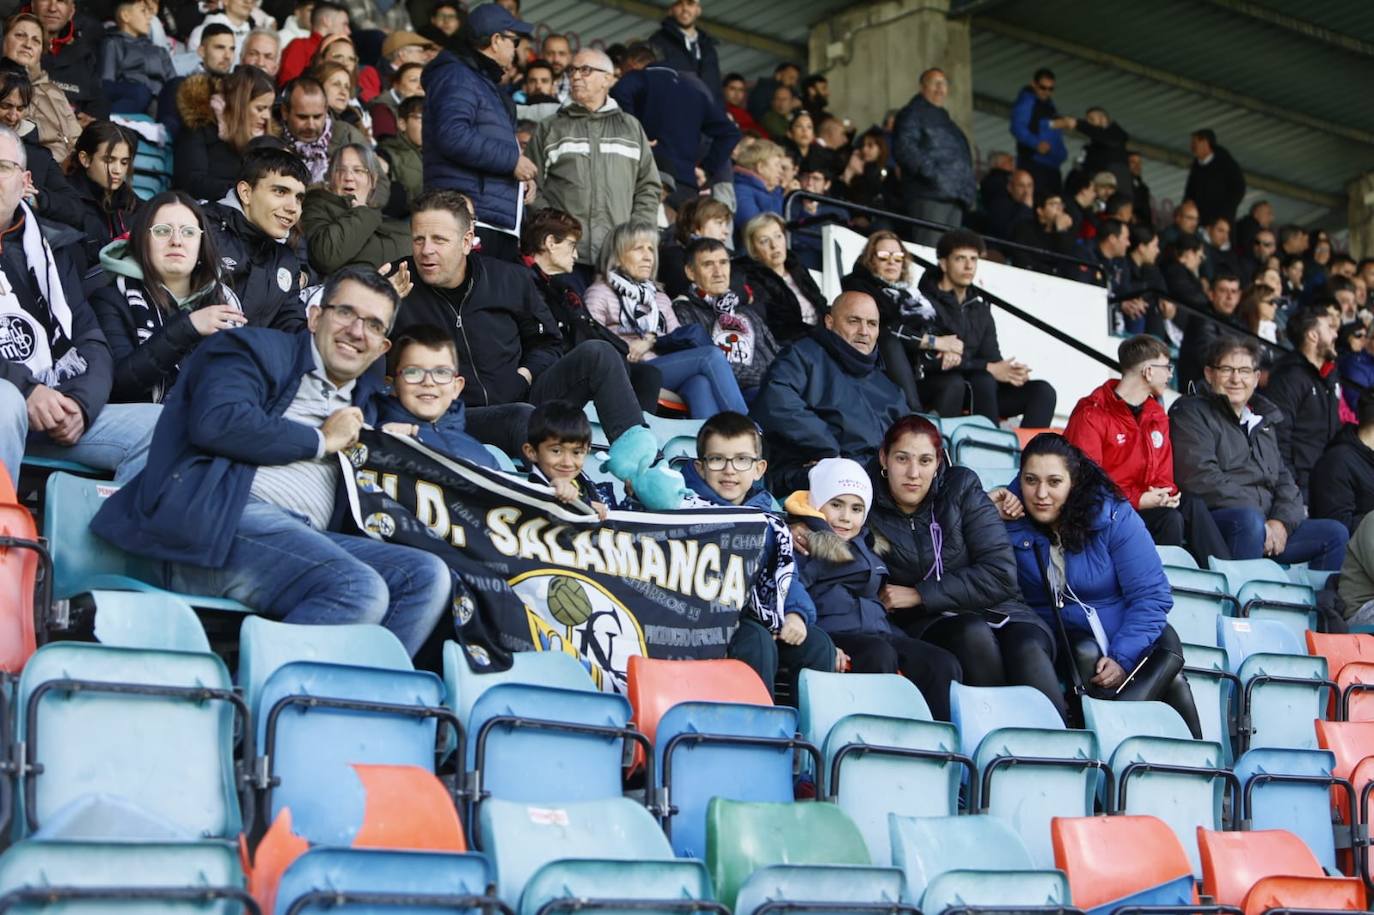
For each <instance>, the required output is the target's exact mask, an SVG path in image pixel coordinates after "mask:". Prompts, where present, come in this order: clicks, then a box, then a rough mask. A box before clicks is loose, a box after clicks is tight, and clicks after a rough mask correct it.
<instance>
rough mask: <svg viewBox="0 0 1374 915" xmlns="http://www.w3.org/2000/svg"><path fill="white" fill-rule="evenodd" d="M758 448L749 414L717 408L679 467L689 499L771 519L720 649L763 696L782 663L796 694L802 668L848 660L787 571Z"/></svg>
mask: <svg viewBox="0 0 1374 915" xmlns="http://www.w3.org/2000/svg"><path fill="white" fill-rule="evenodd" d="M762 446H763V440H762V436H760V434H759V429H758V426H756V425H755V424H754V421H753V420H751V419H750V418H749V417H747V416H745V415H744V414H742V413H734V412H729V411H727V412H724V413H717V414H716V415H715V416H713V417H711V418H710V419H708V420H707V421H706V422H705V423H704V424H702V427H701V430H700V431H699V432H698V433H697V458H696V460H694V461H692V462H691V463H690V464H688V465H687V466H685V467H684V468H683V469H682V476H683V480H684V481H685V482H686V483H687V485H688V487H690V488H691V490H692V491H693V492H694V493H695V494H696V496H697V499H696V501H695V504H696V505H735V506H747V507H749V508H757V509H760V510H761V511H764V512H768V513H769V515H768V517H769V518H770V519H773V520H774V523H773V527H774V531H773V537H772V539H771V544H770V548H769V549H768V551H767V554H766V555H765V556H764V558H763V561H762V562H760V563H759V572H758V575H757V577H756V578H755V581H754V589H753V593H752V595H751V601H750V604H751V609H752V613H749V614H741V615H740V618H739V628H738V629H736V630H735V634H734V636H733V637H732V638H731V639H730V644H729V645H728V646H727V647H726V653H727V654H728V655H729V656H730V657H732V658H736V659H738V660H740V661H743V662H744V663H746V664H748V665H749V666H750V667H752V668H754V670H755V671H757V672H758V675H759V677H760V679H762V680H763V683H764V685H765V686H767V687H768V692H769V694H772V692H773V683H774V681H775V680H776V679H777V673H778V663H779V662H781V663H782V664H783V665H784V666H786V667H787V669H788V670H789V671H790V673H791V683H792V695H793V697H795V696H796V695H797V677H798V676H799V675H800V673H801V671H802V670H805V669H810V670H824V671H833V670H843V669H844V668H845V666H846V665H847V663H848V658H846V657H845V656H844V652H842V651H837V650H836V649H835V646H834V644H833V643H831V641H830V638H829V636H827V635H826V634H825V632H824V631H823V630H822V629H821V628H820V627H819V626H817V625H816V607H815V605H814V604H812V603H811V598H810V596H808V595H807V593H806V589H805V588H804V587H802V585H801V584H800V582H798V580H797V578H796V576H795V575H794V573H793V568H794V563H793V558H792V535H791V532H789V531H788V529H787V527H786V525H784V524H782V523H781V522H780V521H776V519H775V518H774V515H773V512H775V511H776V510H777V505H776V503H775V502H774V501H773V497H772V496H771V495H769V494H768V491H767V490H766V489H764V488H763V482H762V481H763V474H764V471H765V470H767V469H768V462H767V461H765V460H763V459H762V458H761V457H759V455H760V453H761V452H762V450H763V448H762ZM689 504H691V503H689ZM779 604H780V605H781V607H780V609H781V612H778V611H779ZM770 620H771V622H769V621H770Z"/></svg>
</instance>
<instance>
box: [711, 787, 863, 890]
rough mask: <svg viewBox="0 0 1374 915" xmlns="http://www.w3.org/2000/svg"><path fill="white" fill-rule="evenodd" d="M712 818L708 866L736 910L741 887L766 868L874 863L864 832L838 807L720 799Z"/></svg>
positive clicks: (817, 803)
mask: <svg viewBox="0 0 1374 915" xmlns="http://www.w3.org/2000/svg"><path fill="white" fill-rule="evenodd" d="M706 820H707V825H706V866H707V867H708V868H709V869H710V871H711V879H712V881H713V882H714V883H715V887H716V894H717V898H718V899H719V900H720V901H721V902H723V903H725V904H726V905H727V906H731V907H733V906H734V904H735V897H736V896H737V895H738V893H739V891H740V888H741V887H743V886H744V885H745V884H746V882H747V881H748V879H749V877H750V875H751V874H753V873H754V872H755V871H756V870H758V869H759V868H761V867H771V866H775V865H792V866H793V867H798V868H800V866H804V865H812V864H820V865H833V864H851V865H864V866H867V865H869V864H871V863H872V862H871V860H870V859H869V856H868V846H867V844H866V843H865V842H864V838H863V836H862V835H861V834H860V833H859V828H858V827H857V826H855V825H854V823H853V821H852V820H850V819H849V817H847V816H846V815H845V813H844V811H843V810H841V809H840V808H838V807H836V806H835V805H833V804H827V803H824V802H821V801H817V802H812V803H796V804H792V803H786V804H747V803H740V802H738V801H730V800H726V799H725V798H716V799H715V800H713V801H711V804H710V808H709V810H708V811H707V814H706ZM821 901H826V902H829V901H833V900H821Z"/></svg>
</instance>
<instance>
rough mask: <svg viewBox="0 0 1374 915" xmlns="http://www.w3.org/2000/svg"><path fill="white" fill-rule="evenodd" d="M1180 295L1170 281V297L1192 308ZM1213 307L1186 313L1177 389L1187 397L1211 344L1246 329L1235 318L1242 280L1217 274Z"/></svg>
mask: <svg viewBox="0 0 1374 915" xmlns="http://www.w3.org/2000/svg"><path fill="white" fill-rule="evenodd" d="M1192 256H1200V252H1197V251H1194V252H1193V254H1192ZM1171 266H1172V265H1171ZM1166 278H1167V277H1166ZM1199 288H1200V287H1199ZM1178 293H1179V290H1177V289H1176V288H1175V284H1174V282H1173V281H1172V280H1171V281H1170V282H1169V295H1170V297H1172V298H1175V299H1177V300H1178V301H1180V302H1183V303H1184V304H1185V305H1192V304H1193V302H1192V301H1189V299H1188V298H1186V297H1181V296H1180V295H1179V294H1178ZM1210 305H1211V307H1210V308H1209V309H1207V313H1206V314H1194V313H1192V312H1184V314H1185V315H1187V316H1188V320H1187V324H1186V325H1185V330H1184V331H1183V344H1182V345H1181V346H1180V347H1179V352H1178V386H1179V390H1181V391H1183V392H1184V393H1185V394H1186V393H1188V389H1189V386H1190V385H1192V384H1194V383H1196V382H1198V381H1200V380H1201V379H1202V373H1203V369H1204V368H1206V361H1205V360H1206V358H1207V352H1208V350H1209V349H1210V348H1211V346H1212V343H1213V342H1215V341H1216V339H1217V338H1218V337H1220V336H1221V335H1223V334H1224V333H1226V332H1227V331H1228V330H1234V331H1237V332H1239V331H1241V330H1242V329H1243V325H1242V324H1241V321H1240V317H1239V316H1238V315H1237V314H1236V309H1237V308H1238V307H1239V306H1240V280H1239V279H1237V278H1236V276H1235V275H1234V274H1218V275H1217V277H1216V278H1215V279H1213V280H1212V293H1211V302H1210Z"/></svg>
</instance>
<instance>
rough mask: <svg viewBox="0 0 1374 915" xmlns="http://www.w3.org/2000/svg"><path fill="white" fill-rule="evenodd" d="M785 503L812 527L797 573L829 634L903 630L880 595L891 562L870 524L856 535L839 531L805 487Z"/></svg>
mask: <svg viewBox="0 0 1374 915" xmlns="http://www.w3.org/2000/svg"><path fill="white" fill-rule="evenodd" d="M783 507H784V508H785V509H786V510H787V513H788V515H789V516H790V517H791V520H800V521H802V522H803V523H805V524H806V526H807V528H808V531H807V540H806V542H807V554H806V555H801V554H798V556H797V577H798V579H799V580H800V581H801V583H802V585H803V586H804V587H805V588H806V593H807V594H808V595H810V597H811V601H812V603H814V604H815V605H816V624H817V625H819V626H820V627H821V628H822V629H824V630H825V631H826V632H827V633H829V634H830V635H901V631H900V630H899V629H898V628H897V627H896V626H894V625H893V624H892V622H891V621H890V620H889V618H888V615H887V608H886V607H884V606H883V602H882V601H881V600H880V599H879V598H878V593H879V591H881V590H882V587H883V582H885V581H886V580H887V566H886V565H885V564H884V563H883V560H882V557H880V556H879V555H878V554H877V553H875V552H874V551H873V547H872V546H871V545H870V544H869V543H868V542H867V541H868V531H867V529H865V530H862V531H860V532H859V534H858V536H856V537H855V538H854V539H852V540H845V539H844V538H842V537H840V535H839V534H836V533H835V532H834V531H832V530H831V529H830V527H829V526H828V525H827V524H826V522H825V519H824V518H820V517H818V516H817V512H816V510H815V509H814V508H812V507H811V504H810V500H809V496H808V494H807V492H806V491H805V490H802V491H799V492H794V493H792V495H790V496H788V497H787V501H786V502H785V503H784V504H783Z"/></svg>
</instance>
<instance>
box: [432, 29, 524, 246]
mask: <svg viewBox="0 0 1374 915" xmlns="http://www.w3.org/2000/svg"><path fill="white" fill-rule="evenodd" d="M495 68H496V65H495V64H494V63H493V62H491V61H489V60H488V59H487V58H485V57H482V56H481V55H475V56H474V57H467V56H459V55H456V54H454V53H453V52H451V51H440V52H439V56H438V57H436V58H434V60H433V61H432V62H430V64H429V65H428V66H427V67H425V71H424V73H423V74H421V76H420V84H421V85H422V86H424V88H425V121H424V136H423V138H422V139H423V140H424V142H423V143H422V144H421V149H422V151H423V154H424V177H425V187H427V188H445V189H449V190H455V191H462V192H463V193H464V194H467V195H468V197H470V198H472V205H473V208H474V209H475V210H476V211H477V219H478V221H479V222H484V223H487V224H488V225H493V226H499V227H503V228H509V229H513V228H514V227H515V215H516V211H517V208H518V198H519V195H520V186H519V183H518V182H517V181H516V180H515V176H514V175H513V174H512V173H513V172H514V171H515V163H516V161H517V160H518V159H519V158H520V145H519V143H517V142H516V140H515V103H514V102H513V101H511V99H510V97H509V96H508V95H506V94H505V93H504V92H502V91H501V87H500V86H498V85H497V83H496V79H495V77H494V75H493V74H494V73H495Z"/></svg>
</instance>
